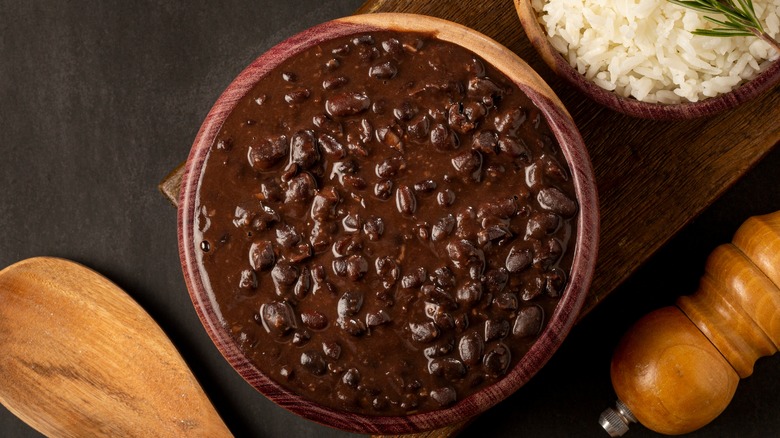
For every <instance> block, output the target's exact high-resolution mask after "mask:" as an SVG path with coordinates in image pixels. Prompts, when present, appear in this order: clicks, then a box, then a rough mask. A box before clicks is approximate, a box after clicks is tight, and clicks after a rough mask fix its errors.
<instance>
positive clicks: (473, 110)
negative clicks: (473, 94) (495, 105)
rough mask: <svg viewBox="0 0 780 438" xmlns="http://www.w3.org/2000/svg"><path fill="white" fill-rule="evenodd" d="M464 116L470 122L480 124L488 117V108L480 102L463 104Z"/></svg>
mask: <svg viewBox="0 0 780 438" xmlns="http://www.w3.org/2000/svg"><path fill="white" fill-rule="evenodd" d="M463 114H464V115H465V116H466V118H468V119H469V121H470V122H472V123H474V124H478V123H479V122H480V121H481V120H482V119H483V118H484V117H485V115H487V108H485V105H482V104H481V103H479V102H466V103H464V104H463Z"/></svg>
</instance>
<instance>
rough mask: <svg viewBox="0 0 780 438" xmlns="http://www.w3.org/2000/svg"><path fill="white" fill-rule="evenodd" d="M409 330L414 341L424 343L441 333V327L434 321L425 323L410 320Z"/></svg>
mask: <svg viewBox="0 0 780 438" xmlns="http://www.w3.org/2000/svg"><path fill="white" fill-rule="evenodd" d="M409 331H411V333H412V340H413V341H415V342H422V343H426V342H431V341H433V340H434V339H436V338H438V337H439V334H441V331H440V330H439V328H438V327H436V324H434V323H433V322H432V321H428V322H423V323H416V322H410V323H409Z"/></svg>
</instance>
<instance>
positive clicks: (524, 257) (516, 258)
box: [506, 246, 534, 274]
mask: <svg viewBox="0 0 780 438" xmlns="http://www.w3.org/2000/svg"><path fill="white" fill-rule="evenodd" d="M533 257H534V256H533V253H532V252H531V250H530V249H529V248H522V247H519V246H514V247H512V249H510V250H509V255H507V256H506V270H507V271H509V272H511V273H513V274H516V273H518V272H521V271H522V270H523V269H525V268H527V267H528V266H530V265H531V262H533Z"/></svg>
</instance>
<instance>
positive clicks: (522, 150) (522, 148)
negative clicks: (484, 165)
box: [498, 137, 531, 163]
mask: <svg viewBox="0 0 780 438" xmlns="http://www.w3.org/2000/svg"><path fill="white" fill-rule="evenodd" d="M498 150H499V151H500V152H501V153H503V154H507V155H509V156H510V157H512V158H517V159H519V160H520V161H521V162H523V163H530V162H531V151H530V150H529V149H528V146H527V145H526V144H525V141H524V140H523V139H516V138H513V137H499V139H498Z"/></svg>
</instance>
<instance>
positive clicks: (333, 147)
mask: <svg viewBox="0 0 780 438" xmlns="http://www.w3.org/2000/svg"><path fill="white" fill-rule="evenodd" d="M317 141H319V144H320V148H321V149H322V151H323V152H324V153H325V155H327V156H328V157H329V158H330V159H332V160H340V159H342V158H344V157H346V156H347V149H346V148H345V147H344V145H342V144H341V143H340V142H339V141H338V140H336V139H335V138H333V137H332V136H330V135H328V134H320V135H319V137H318V138H317Z"/></svg>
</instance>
